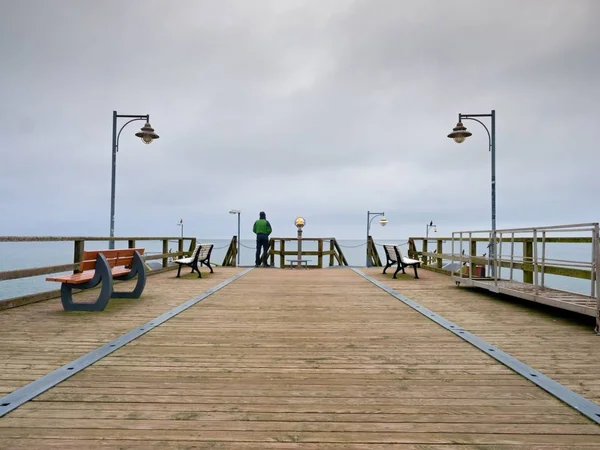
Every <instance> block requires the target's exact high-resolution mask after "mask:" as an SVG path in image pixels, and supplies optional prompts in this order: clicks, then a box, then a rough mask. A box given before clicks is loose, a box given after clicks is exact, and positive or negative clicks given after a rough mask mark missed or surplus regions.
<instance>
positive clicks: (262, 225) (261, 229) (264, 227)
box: [252, 219, 273, 235]
mask: <svg viewBox="0 0 600 450" xmlns="http://www.w3.org/2000/svg"><path fill="white" fill-rule="evenodd" d="M252 231H254V232H255V233H256V234H266V235H269V234H271V231H273V230H272V229H271V224H270V223H269V221H268V220H267V219H258V220H257V221H256V222H254V228H253V229H252Z"/></svg>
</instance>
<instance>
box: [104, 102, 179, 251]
mask: <svg viewBox="0 0 600 450" xmlns="http://www.w3.org/2000/svg"><path fill="white" fill-rule="evenodd" d="M119 118H126V119H131V120H129V121H127V122H125V124H124V125H123V126H122V127H121V129H120V130H119V132H118V133H117V119H119ZM136 120H145V121H146V124H145V125H144V126H143V127H142V129H141V130H140V131H138V132H137V133H135V135H136V136H137V137H139V138H141V139H142V142H144V144H150V143H151V142H152V141H153V140H155V139H158V138H159V136H158V134H156V133H155V132H154V128H152V127H151V126H150V115H149V114H146V115H130V114H117V112H116V111H113V122H112V176H111V184H110V237H111V238H114V237H115V179H116V175H117V152H118V151H119V138H120V137H121V131H123V128H125V127H126V126H127V125H128V124H130V123H131V122H135V121H136ZM182 231H183V227H182ZM108 247H109V248H111V249H113V248H115V241H114V240H113V239H111V240H110V242H109V243H108Z"/></svg>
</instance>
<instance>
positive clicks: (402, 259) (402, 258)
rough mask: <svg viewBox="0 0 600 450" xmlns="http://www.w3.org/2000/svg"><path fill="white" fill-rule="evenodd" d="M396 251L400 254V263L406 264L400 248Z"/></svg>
mask: <svg viewBox="0 0 600 450" xmlns="http://www.w3.org/2000/svg"><path fill="white" fill-rule="evenodd" d="M396 251H397V252H398V258H399V259H400V262H402V263H404V257H403V256H402V252H401V251H400V248H399V247H396Z"/></svg>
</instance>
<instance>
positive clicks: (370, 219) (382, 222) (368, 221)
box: [366, 211, 388, 267]
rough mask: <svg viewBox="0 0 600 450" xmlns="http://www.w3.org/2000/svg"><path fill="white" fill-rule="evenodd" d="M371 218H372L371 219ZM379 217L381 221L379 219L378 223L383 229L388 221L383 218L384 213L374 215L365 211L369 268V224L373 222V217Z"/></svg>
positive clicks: (368, 265)
mask: <svg viewBox="0 0 600 450" xmlns="http://www.w3.org/2000/svg"><path fill="white" fill-rule="evenodd" d="M371 216H373V217H371ZM378 216H381V219H379V223H380V224H381V226H382V227H385V226H386V225H387V223H388V220H387V219H386V218H385V213H384V212H380V213H374V212H371V211H367V264H366V266H367V267H371V258H369V233H370V231H371V222H372V221H373V219H374V218H375V217H378Z"/></svg>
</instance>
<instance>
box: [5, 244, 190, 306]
mask: <svg viewBox="0 0 600 450" xmlns="http://www.w3.org/2000/svg"><path fill="white" fill-rule="evenodd" d="M111 240H113V241H121V242H127V247H128V248H135V247H136V246H137V247H146V246H145V245H144V243H145V242H156V241H159V242H162V252H160V253H156V252H150V253H148V252H146V254H144V256H143V259H144V261H146V262H148V261H152V260H161V261H162V269H160V270H158V271H157V270H153V271H152V273H153V274H154V273H158V272H162V271H164V270H169V269H170V267H168V262H169V258H177V257H181V256H189V255H190V254H191V252H192V251H193V249H194V247H195V246H196V238H186V237H184V238H181V237H164V236H160V237H146V236H135V237H115V238H109V237H98V236H0V244H1V243H16V242H21V243H32V244H33V243H35V242H72V243H73V260H72V262H66V261H65V262H64V263H61V264H54V265H51V266H39V267H31V268H18V267H17V268H15V269H11V270H5V271H0V282H2V281H7V280H17V279H21V278H29V277H35V276H39V275H48V274H54V273H60V272H67V271H73V273H77V271H78V270H79V262H80V261H81V258H82V255H83V250H84V248H87V249H99V248H103V247H106V245H107V244H106V243H108V242H109V241H111ZM186 241H187V242H189V245H188V249H187V250H184V247H185V245H186V244H185V242H186ZM99 242H102V244H101V245H100V244H99ZM170 242H177V247H178V249H177V251H176V252H171V251H169V243H170ZM90 243H95V244H94V245H93V246H90V245H89V244H90ZM86 244H87V246H86ZM23 251H24V253H26V254H27V255H28V256H27V261H36V260H37V257H38V254H39V252H36V249H35V244H33V245H30V246H27V249H24V250H23ZM57 296H60V290H52V291H44V292H38V293H33V294H28V295H23V296H18V297H12V298H8V299H0V309H4V308H7V307H13V306H18V305H24V304H27V303H33V302H37V301H42V300H47V299H50V298H54V297H57Z"/></svg>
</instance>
